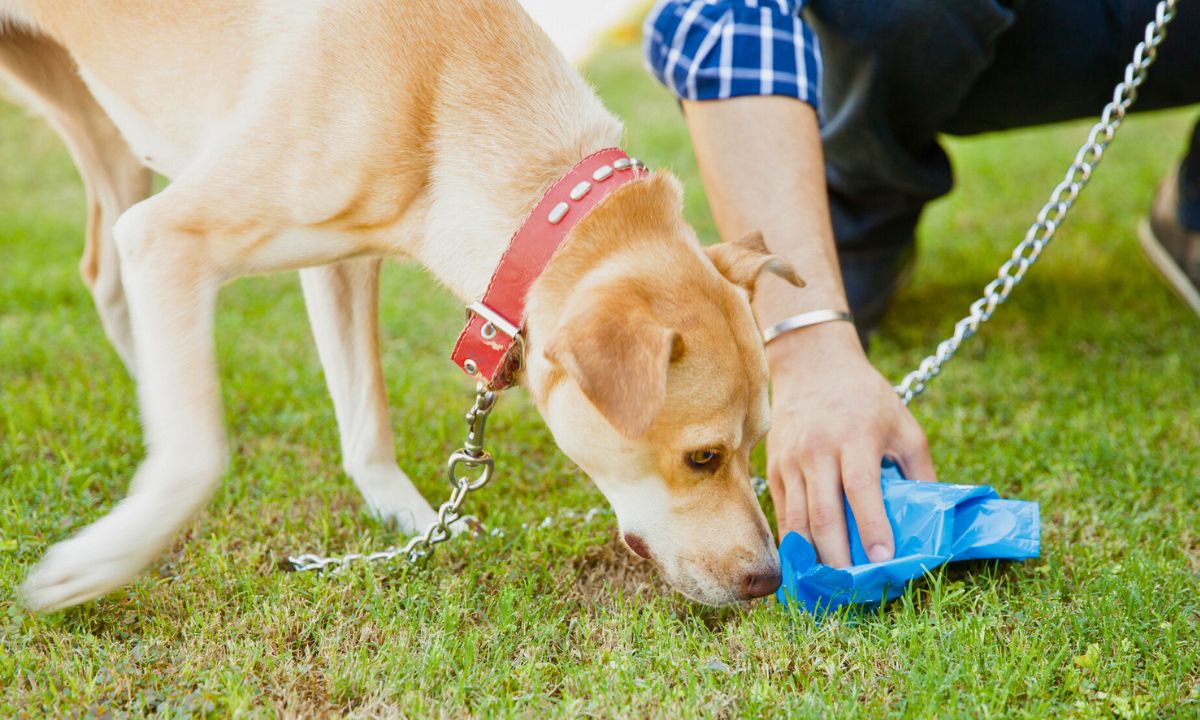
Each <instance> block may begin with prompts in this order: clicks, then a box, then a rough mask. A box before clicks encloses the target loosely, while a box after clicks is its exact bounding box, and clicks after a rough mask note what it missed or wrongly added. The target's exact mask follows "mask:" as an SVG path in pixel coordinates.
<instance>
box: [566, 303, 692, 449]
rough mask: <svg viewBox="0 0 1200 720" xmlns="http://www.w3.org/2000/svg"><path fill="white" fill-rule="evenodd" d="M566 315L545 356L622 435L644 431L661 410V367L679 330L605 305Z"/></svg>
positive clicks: (674, 352)
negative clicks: (576, 385)
mask: <svg viewBox="0 0 1200 720" xmlns="http://www.w3.org/2000/svg"><path fill="white" fill-rule="evenodd" d="M604 306H605V303H604V302H599V303H597V305H595V306H592V307H589V308H587V309H585V310H584V311H583V312H580V313H574V314H572V313H568V315H567V316H566V319H565V320H564V322H563V323H562V324H561V325H559V327H558V330H556V331H555V333H554V335H553V336H552V337H551V338H550V339H549V340H548V341H547V343H546V348H545V351H544V352H545V354H546V357H547V358H549V359H550V360H551V361H552V362H554V363H555V364H557V365H558V366H559V367H560V368H562V369H563V371H565V372H566V373H567V375H569V376H570V377H571V379H573V380H574V381H575V382H576V383H577V384H578V385H579V388H580V389H581V390H582V391H583V394H584V395H585V396H587V399H588V400H590V401H591V402H592V404H593V405H595V406H596V409H597V410H599V411H600V414H601V415H603V416H604V418H605V419H606V420H608V422H609V424H611V425H612V426H613V427H614V428H616V429H617V431H618V432H620V433H621V434H622V435H625V436H626V437H628V438H631V439H637V438H640V437H642V436H643V435H645V434H646V432H647V431H648V430H649V429H650V426H651V425H653V424H654V420H655V418H657V417H658V414H659V413H660V412H661V411H662V407H663V402H664V401H665V400H666V395H667V369H668V367H669V366H670V364H671V360H672V359H674V358H675V357H677V356H678V354H679V353H680V352H681V351H682V342H683V341H682V338H681V337H680V335H679V333H677V332H675V331H674V330H671V329H669V328H666V327H663V326H662V325H659V324H657V323H656V322H655V321H654V320H653V319H651V318H650V317H649V316H648V315H646V314H645V313H639V312H636V311H634V312H632V313H630V312H623V311H622V310H623V309H621V308H607V309H606V308H605V307H604Z"/></svg>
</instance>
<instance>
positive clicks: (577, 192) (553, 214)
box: [546, 158, 646, 225]
mask: <svg viewBox="0 0 1200 720" xmlns="http://www.w3.org/2000/svg"><path fill="white" fill-rule="evenodd" d="M645 167H646V166H645V164H643V163H642V161H641V160H638V159H637V158H621V159H620V160H616V161H614V162H613V164H612V165H604V166H602V167H599V168H597V169H596V172H594V173H592V180H595V181H596V182H604V181H605V180H607V179H609V178H610V177H612V176H613V173H614V172H616V171H618V170H621V171H629V170H634V169H645ZM592 187H593V185H592V183H590V182H588V181H587V180H584V181H583V182H581V183H579V184H578V185H576V186H575V187H573V188H571V200H573V201H575V202H579V201H580V200H582V199H583V198H584V197H585V196H586V195H587V194H588V193H589V192H591V191H592ZM570 211H571V204H570V203H568V202H567V201H565V200H564V201H563V202H560V203H559V204H557V205H555V206H554V207H552V208H551V209H550V214H549V215H547V216H546V220H547V221H548V222H549V223H550V224H551V225H557V224H559V223H560V222H562V221H563V218H565V217H566V216H567V213H569V212H570Z"/></svg>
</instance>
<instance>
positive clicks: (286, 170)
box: [0, 0, 802, 611]
mask: <svg viewBox="0 0 1200 720" xmlns="http://www.w3.org/2000/svg"><path fill="white" fill-rule="evenodd" d="M0 74H3V75H6V76H8V78H9V79H10V80H11V81H12V84H13V85H14V86H15V87H16V88H17V90H18V93H19V95H21V96H22V97H23V98H24V99H26V100H28V101H29V103H30V104H31V105H32V106H33V107H34V108H35V109H36V110H39V111H40V112H41V113H42V114H44V115H45V117H46V118H47V119H48V121H49V122H50V123H51V124H52V125H53V127H54V128H56V130H57V131H58V133H59V134H60V135H61V136H62V138H63V140H64V141H65V143H66V145H67V147H68V149H69V150H70V152H71V154H72V156H73V158H74V160H75V162H76V164H77V166H78V168H79V171H80V173H81V175H82V177H83V179H84V182H85V184H86V186H87V191H88V199H89V208H90V212H89V219H88V228H87V238H86V250H85V252H84V255H83V260H82V263H81V269H82V275H83V279H84V281H85V283H86V284H87V285H88V287H89V288H90V289H91V292H92V294H93V297H94V299H95V303H96V306H97V309H98V310H99V314H100V317H101V319H102V322H103V325H104V328H105V331H106V334H107V336H108V338H109V339H110V340H111V342H112V344H113V346H114V347H115V348H116V351H117V353H118V354H119V355H120V357H121V359H122V360H123V361H124V363H125V365H126V366H127V368H128V369H129V372H130V373H131V374H132V375H133V376H134V377H135V379H136V381H137V385H138V399H139V405H140V408H141V415H142V421H143V428H144V434H145V440H146V446H147V452H146V457H145V459H144V460H143V461H142V463H141V464H140V466H139V467H138V469H137V471H136V473H135V474H134V476H133V478H132V481H131V483H130V488H129V494H128V495H127V497H125V498H124V499H123V500H121V501H120V502H119V503H118V504H117V505H116V506H115V507H113V508H112V509H111V511H110V512H109V513H108V514H107V515H105V516H104V517H102V518H101V519H99V520H98V521H96V522H94V523H93V524H91V525H89V526H87V527H85V528H83V529H82V530H80V531H78V532H77V533H76V534H75V535H74V536H72V537H71V538H69V539H67V540H64V541H62V542H59V543H58V544H56V545H54V546H53V547H51V548H50V549H49V551H48V552H47V553H46V555H45V556H44V558H43V559H42V560H41V561H40V562H39V564H38V565H37V566H36V567H35V568H34V569H33V570H32V571H31V573H30V574H29V576H28V578H27V579H26V581H25V583H24V585H23V586H22V590H21V592H22V597H23V599H24V602H25V603H26V605H27V606H28V607H30V608H32V609H35V610H40V611H50V610H55V609H59V608H65V607H68V606H72V605H76V604H78V603H81V602H84V601H86V600H89V599H92V598H96V597H98V596H100V595H102V594H104V593H106V592H108V591H110V590H112V589H114V588H116V587H118V586H120V585H122V584H123V583H125V582H127V581H128V580H130V579H131V578H132V577H134V576H135V575H136V574H137V573H138V572H139V571H141V570H142V569H144V568H145V567H147V566H148V565H149V564H150V563H151V562H152V561H153V560H154V559H155V557H156V556H158V555H159V554H160V553H161V552H162V551H163V550H164V549H165V548H166V546H167V545H168V544H169V543H170V542H171V540H172V539H173V537H174V536H175V535H176V533H177V532H178V531H179V530H180V529H181V528H182V527H183V526H184V525H185V524H186V523H187V522H188V521H189V520H190V519H191V518H192V517H193V516H194V515H195V514H196V513H197V512H199V511H200V510H201V509H202V508H203V506H204V505H205V503H206V501H207V500H208V499H209V498H210V496H211V495H212V493H213V490H214V488H215V486H216V484H217V482H218V481H219V479H220V478H221V476H222V475H223V474H224V472H225V470H226V467H227V463H228V454H229V452H228V448H227V441H226V436H225V431H224V428H223V425H222V417H221V408H220V399H219V392H218V380H217V372H216V366H215V360H214V338H213V330H214V328H213V318H214V306H215V301H216V296H217V292H218V289H219V288H220V287H221V285H222V284H223V283H225V282H228V281H230V280H232V279H234V278H237V277H241V276H246V275H251V274H260V273H270V272H279V271H289V270H299V271H300V276H301V279H302V286H303V291H304V297H305V301H306V306H307V309H308V313H309V317H310V322H311V325H312V329H313V334H314V337H315V339H316V343H317V348H318V353H319V356H320V360H321V363H322V365H323V367H324V370H325V376H326V378H327V383H328V386H329V390H330V393H331V395H332V398H333V403H334V408H335V413H336V417H337V422H338V426H339V430H340V439H341V449H342V454H343V465H344V468H345V470H346V472H347V473H348V474H349V475H350V476H351V478H353V480H354V482H355V483H356V485H357V486H358V488H359V489H360V490H361V492H362V494H363V496H364V498H365V499H366V502H367V504H368V506H369V507H370V509H371V510H372V511H373V512H374V513H376V514H377V515H379V516H380V517H382V518H385V519H389V520H392V521H394V522H395V523H396V524H397V525H398V527H399V528H400V529H401V530H404V531H409V532H411V531H414V530H418V529H421V528H423V527H424V526H425V525H426V524H428V523H429V522H431V521H432V520H434V518H435V513H434V511H433V509H432V508H431V507H430V505H429V503H428V502H427V501H426V500H425V499H424V498H423V497H422V496H421V494H420V493H419V492H418V491H417V489H416V488H415V487H414V486H413V484H412V483H411V482H410V481H409V479H408V477H407V476H406V475H405V474H404V473H403V472H402V471H401V470H400V468H399V466H398V464H397V461H396V457H395V452H394V449H393V444H392V439H391V429H390V428H391V426H390V421H389V413H388V408H387V401H386V397H385V391H384V382H383V375H382V371H381V367H380V358H379V349H378V330H377V309H378V279H379V270H380V264H381V262H382V261H383V260H384V259H386V258H402V259H409V260H413V261H416V262H419V263H421V264H422V265H424V266H425V268H427V269H428V270H429V271H430V272H432V273H433V274H434V275H435V276H436V277H437V278H438V279H439V280H440V281H441V282H442V283H444V284H445V285H446V286H447V287H448V288H449V289H450V290H452V291H453V292H454V293H455V294H456V295H457V296H458V297H460V298H462V299H463V300H464V301H465V302H470V301H472V300H473V299H477V298H479V297H480V296H481V294H482V292H483V291H484V289H485V285H486V283H487V282H488V278H489V277H490V275H491V273H492V271H493V269H494V268H495V267H496V265H497V262H498V260H499V259H500V257H501V254H502V253H503V252H504V251H505V247H506V243H507V240H508V239H509V238H510V237H511V236H512V234H513V232H514V230H515V229H516V228H517V227H519V226H520V225H521V224H522V222H523V221H524V219H525V217H526V215H527V214H528V213H529V212H530V208H531V207H533V206H534V204H535V203H536V202H537V201H538V199H539V198H540V197H541V196H542V193H543V192H545V191H546V189H547V188H548V187H550V186H551V185H553V184H554V183H555V182H556V181H557V180H558V179H559V178H560V177H562V176H563V174H564V173H565V172H566V171H567V170H568V169H570V168H571V167H572V166H573V165H574V164H575V163H577V162H579V161H580V159H581V158H583V157H584V156H586V155H588V154H589V153H590V152H592V151H594V150H596V149H599V148H604V147H609V146H613V145H616V144H618V143H619V142H620V140H621V138H622V134H623V129H622V126H621V124H620V122H619V121H618V120H617V119H616V118H615V117H614V116H613V115H611V114H610V113H609V112H608V111H607V110H606V109H605V108H604V106H603V105H602V103H601V102H600V100H599V99H598V98H597V97H596V95H595V94H594V92H593V91H592V90H591V89H590V88H589V87H588V85H587V84H586V83H585V82H584V80H583V79H582V78H581V77H580V75H579V74H578V73H577V72H576V71H575V70H574V69H573V68H571V67H570V65H569V64H568V63H567V61H566V60H565V58H563V57H562V55H561V54H560V53H559V52H558V51H557V50H556V49H555V47H554V46H553V44H552V43H551V41H550V40H549V38H548V37H546V35H545V34H544V33H543V32H542V31H541V30H540V29H539V28H538V27H537V26H536V24H535V23H534V22H533V21H532V20H531V19H530V18H529V17H528V16H527V15H526V14H525V12H524V11H523V10H522V8H521V7H520V6H519V5H518V4H517V2H516V0H476V1H474V2H444V3H443V2H432V0H428V1H420V0H249V1H248V0H236V1H235V0H192V1H182V2H173V3H163V2H160V1H159V0H93V1H92V2H87V3H77V2H71V1H70V0H0ZM151 171H156V172H158V173H160V174H162V175H163V176H165V177H167V178H168V179H170V181H171V182H170V184H169V185H168V186H167V187H166V188H165V189H164V190H163V191H162V192H159V193H158V194H155V195H151V194H150V184H151V183H150V180H151ZM682 204H683V203H682V192H681V188H680V185H679V183H678V181H677V180H675V179H674V178H673V177H672V176H671V175H670V174H668V173H666V172H657V173H654V174H653V175H651V176H649V177H647V178H644V179H640V180H637V181H636V182H631V183H628V184H627V185H625V186H623V187H621V188H620V189H619V190H616V191H615V192H613V193H612V194H611V195H610V196H608V197H607V198H605V199H604V201H603V202H602V203H601V204H600V205H599V206H598V207H596V208H595V209H594V210H593V211H592V212H591V213H590V214H588V215H587V216H586V217H585V218H583V219H582V220H581V221H580V222H579V224H578V225H577V226H575V227H574V229H573V230H571V232H570V234H569V235H568V236H567V240H566V242H565V243H564V245H563V246H562V248H561V249H560V251H559V253H558V254H557V255H556V256H555V257H554V259H553V261H552V262H551V263H550V264H549V266H548V267H547V268H546V270H545V272H544V273H543V275H542V276H541V277H540V278H539V279H538V280H537V282H536V283H535V284H534V285H533V287H532V289H531V290H530V292H529V295H528V304H527V314H526V325H525V346H524V364H523V367H522V368H521V371H520V377H519V382H520V384H522V385H524V386H525V387H526V388H527V389H528V391H529V392H530V393H531V395H532V397H533V399H534V401H535V404H536V406H537V408H538V409H539V411H540V412H541V414H542V415H543V417H544V419H545V421H546V423H547V425H548V426H549V428H550V431H551V433H552V434H553V436H554V438H555V441H556V442H557V443H558V445H559V446H560V447H561V449H562V450H563V451H564V452H565V453H566V454H567V455H568V456H569V457H570V458H571V459H572V460H573V461H574V462H575V463H577V464H578V465H579V467H580V468H581V469H583V470H584V471H585V472H586V473H587V475H588V476H590V477H591V478H592V480H593V481H594V482H595V483H596V484H597V486H598V487H599V488H600V490H601V491H602V493H603V494H604V495H605V497H606V498H607V500H608V501H609V502H610V504H611V505H612V507H613V509H614V511H615V514H616V517H617V521H618V525H619V527H620V532H621V536H622V537H623V539H624V541H625V543H626V544H627V545H628V546H629V548H630V549H631V550H632V551H633V552H635V553H637V554H638V555H641V556H643V557H646V558H651V559H653V561H654V562H655V563H656V564H657V566H658V567H659V568H660V570H661V572H662V573H663V574H664V576H665V578H666V579H667V581H668V582H669V583H670V584H671V585H672V586H673V587H674V588H676V589H677V590H678V591H680V592H681V593H683V594H684V595H686V596H687V597H689V598H691V599H693V600H695V601H698V602H701V603H706V604H713V605H719V604H725V603H730V602H735V601H740V600H746V599H749V598H753V597H759V596H763V595H767V594H769V593H771V592H773V591H774V590H775V589H776V587H777V586H778V584H779V574H780V570H779V562H778V556H777V554H776V550H775V546H774V542H773V540H772V536H771V533H770V530H769V527H768V524H767V521H766V519H765V517H764V516H763V513H762V511H761V508H760V507H759V505H758V502H757V499H756V498H755V496H754V493H753V492H752V490H751V487H750V482H749V462H750V460H749V456H750V451H751V449H752V448H753V447H754V446H755V445H756V444H757V443H758V442H759V441H760V440H761V439H762V438H763V437H764V435H765V434H766V432H767V430H768V424H769V422H770V413H769V402H768V387H767V370H766V362H765V358H764V354H763V349H762V340H761V336H760V334H759V332H758V330H757V326H756V324H755V319H754V317H753V314H752V312H751V308H750V303H749V300H750V297H751V294H752V293H753V289H754V284H755V279H756V278H757V277H759V275H760V274H761V273H763V272H772V273H775V274H777V275H779V276H781V277H784V278H785V279H788V280H789V281H791V282H793V283H794V284H797V285H800V284H802V281H801V280H800V279H799V278H798V277H797V276H796V273H795V271H794V269H793V268H792V267H790V266H789V265H788V264H787V263H786V262H785V261H783V260H782V259H780V258H779V257H776V256H773V255H771V254H770V253H769V252H768V250H767V248H766V247H765V245H764V243H763V240H762V237H761V235H758V234H755V235H752V236H750V237H747V238H744V239H742V240H740V241H736V242H730V243H724V244H719V245H716V246H712V247H708V248H702V246H701V245H700V243H699V241H698V239H697V236H696V234H695V232H694V231H693V230H692V229H691V228H690V227H689V226H688V224H687V223H686V221H685V220H684V219H683V212H682Z"/></svg>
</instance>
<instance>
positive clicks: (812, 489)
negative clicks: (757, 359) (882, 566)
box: [767, 323, 937, 567]
mask: <svg viewBox="0 0 1200 720" xmlns="http://www.w3.org/2000/svg"><path fill="white" fill-rule="evenodd" d="M767 359H768V362H769V364H770V366H771V378H772V393H773V397H772V409H771V414H772V423H771V432H770V433H769V434H768V435H767V480H768V484H769V487H770V490H771V497H772V499H773V500H774V501H775V512H776V517H777V519H778V524H779V535H780V538H782V537H783V536H784V535H786V534H787V533H788V532H790V531H795V532H798V533H800V534H801V535H803V536H804V537H806V538H807V539H808V540H809V541H811V542H812V543H813V545H814V546H815V547H816V549H817V555H818V556H819V557H820V559H821V562H823V563H825V564H826V565H831V566H833V567H846V566H848V565H849V564H850V545H849V538H848V535H847V530H846V514H845V509H844V508H845V505H844V503H843V494H844V497H845V498H846V499H847V500H849V502H850V507H851V509H852V510H853V511H854V517H855V520H856V521H857V524H858V531H859V536H860V537H861V538H862V542H863V547H864V548H865V549H866V550H867V555H868V557H870V559H871V561H872V562H880V561H884V560H890V559H891V558H892V557H893V555H894V554H895V544H894V540H893V538H892V529H891V524H890V523H889V522H888V519H887V515H886V514H885V512H884V509H883V494H882V491H881V489H880V482H879V474H880V463H881V461H882V459H883V457H884V456H885V455H886V456H888V457H891V458H892V459H894V460H896V461H897V462H898V463H899V464H900V467H901V469H902V470H903V471H904V473H905V474H906V475H907V476H908V477H912V478H914V479H920V480H936V479H937V476H936V473H935V471H934V467H933V461H932V459H931V458H930V454H929V445H928V442H927V441H926V439H925V433H924V431H922V430H921V427H920V425H918V424H917V421H916V419H915V418H913V416H912V413H910V412H909V410H908V408H907V407H905V406H904V404H903V403H902V402H901V401H900V398H899V397H898V396H897V395H896V393H895V391H894V390H893V389H892V386H891V385H890V384H889V383H888V382H887V380H885V379H884V378H883V376H882V375H880V374H879V372H878V371H877V370H876V369H875V368H874V367H873V366H872V365H871V363H870V362H869V361H868V360H867V357H866V355H865V354H864V353H863V351H862V346H861V345H860V344H859V341H858V338H857V336H856V334H855V333H854V328H853V327H852V326H851V325H850V324H849V323H827V324H824V325H817V326H813V327H810V328H805V329H803V330H799V331H795V332H792V333H789V334H788V335H784V336H781V337H779V338H778V339H777V340H775V341H774V342H773V343H772V344H771V345H770V346H769V347H768V348H767Z"/></svg>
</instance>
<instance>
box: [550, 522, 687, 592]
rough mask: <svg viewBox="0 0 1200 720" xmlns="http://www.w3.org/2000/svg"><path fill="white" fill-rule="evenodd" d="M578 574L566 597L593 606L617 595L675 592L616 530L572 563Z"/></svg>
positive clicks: (656, 569)
mask: <svg viewBox="0 0 1200 720" xmlns="http://www.w3.org/2000/svg"><path fill="white" fill-rule="evenodd" d="M571 567H572V568H573V569H574V571H575V578H574V581H573V582H570V583H568V584H567V588H568V589H567V597H568V598H570V599H572V600H579V601H586V602H591V603H594V602H596V601H597V600H600V601H612V600H615V599H616V596H617V595H618V594H621V595H624V596H625V597H636V596H640V595H642V594H646V593H673V592H674V590H672V589H671V586H670V585H668V584H667V583H666V581H665V580H663V578H662V575H661V574H660V573H659V572H658V568H656V567H655V566H654V563H652V562H650V561H649V560H643V559H641V558H639V557H637V556H636V555H634V554H633V553H631V552H630V551H629V550H628V549H626V548H625V546H624V545H622V544H621V541H620V540H619V539H618V538H617V533H616V532H615V531H613V532H611V533H610V534H609V539H608V541H607V542H604V543H602V544H599V545H594V546H592V547H590V548H588V550H587V552H585V553H584V554H583V555H581V556H579V557H575V558H573V559H572V561H571Z"/></svg>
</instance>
